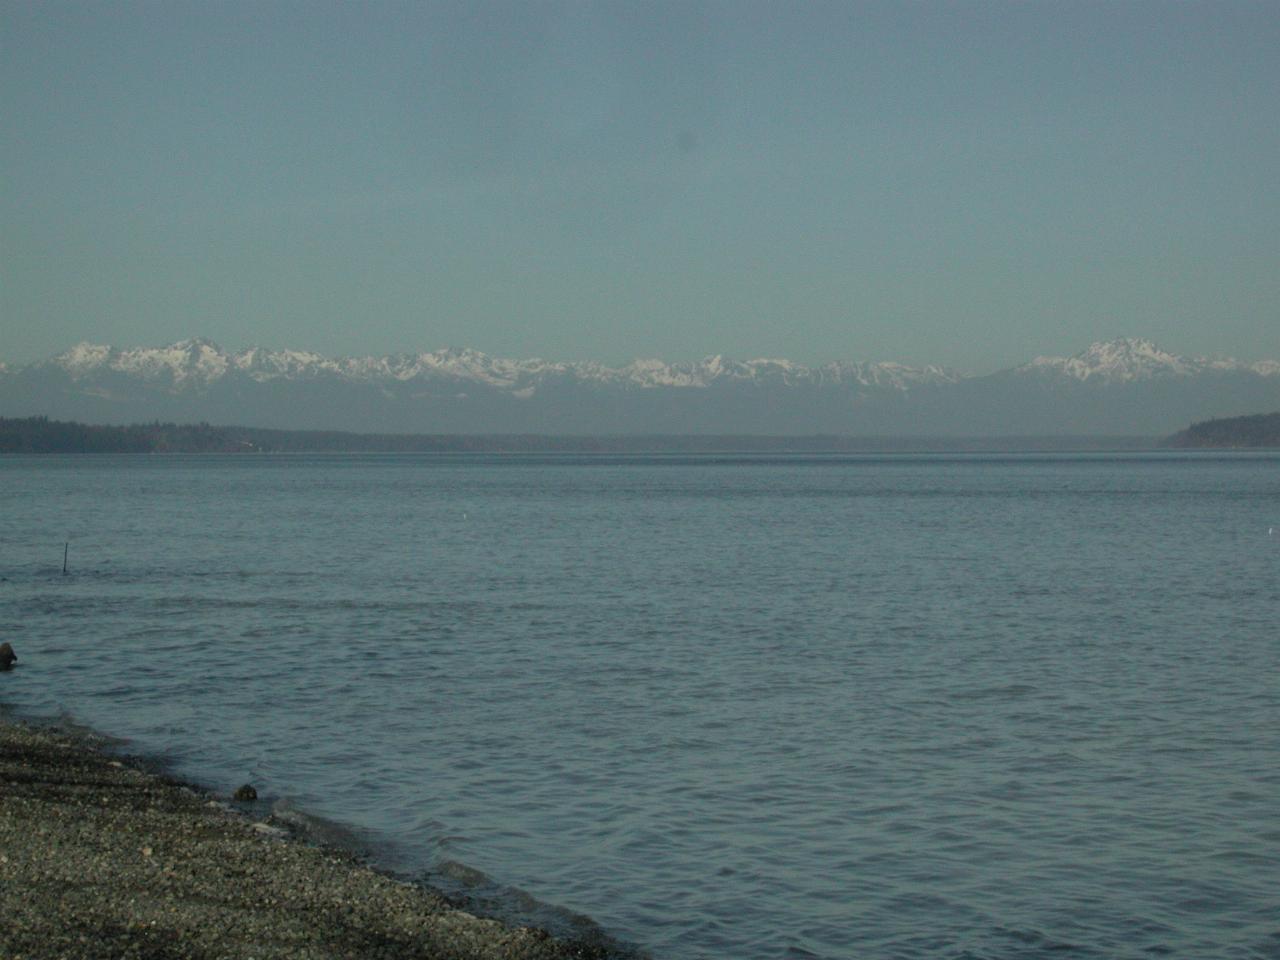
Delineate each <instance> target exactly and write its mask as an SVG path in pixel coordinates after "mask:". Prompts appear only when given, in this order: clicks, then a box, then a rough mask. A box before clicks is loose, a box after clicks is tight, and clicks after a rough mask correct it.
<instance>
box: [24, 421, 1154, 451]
mask: <svg viewBox="0 0 1280 960" xmlns="http://www.w3.org/2000/svg"><path fill="white" fill-rule="evenodd" d="M1154 445H1155V442H1154V441H1153V440H1152V439H1151V438H1149V437H994V438H992V437H986V438H968V439H966V438H956V437H943V438H927V437H926V438H921V437H910V438H901V437H844V436H828V435H812V436H802V437H770V436H707V435H670V436H638V435H627V436H612V437H590V436H554V435H543V434H518V435H517V434H511V435H500V434H478V435H461V434H393V433H344V432H340V431H329V430H267V429H263V428H259V427H214V426H210V425H209V424H207V423H199V424H180V423H160V422H155V423H141V424H133V425H131V426H126V427H117V426H92V425H89V424H83V423H73V422H64V421H57V420H50V419H48V418H47V417H26V418H22V419H6V418H3V417H0V453H615V454H625V453H892V452H966V451H972V452H988V451H996V452H999V451H1054V450H1132V449H1150V448H1151V447H1153V446H1154Z"/></svg>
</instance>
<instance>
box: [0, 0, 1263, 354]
mask: <svg viewBox="0 0 1280 960" xmlns="http://www.w3.org/2000/svg"><path fill="white" fill-rule="evenodd" d="M1277 50H1280V4H1277V3H1275V2H1262V3H1237V2H1212V3H1208V2H1206V3H1195V2H1167V3H1149V2H1140V0H1134V2H1108V3H1091V2H1053V3H990V2H982V3H966V2H954V3H951V2H949V3H940V2H939V3H908V2H893V3H855V2H842V3H821V2H780V0H770V2H754V0H729V2H723V3H721V2H708V3H703V2H697V0H680V2H670V3H668V2H661V0H655V2H632V3H590V2H560V0H546V2H540V0H518V2H511V0H502V2H483V0H462V2H456V3H454V2H448V3H445V2H423V0H419V2H412V3H399V2H371V3H349V2H343V3H337V2H330V0H308V2H305V3H291V2H283V0H253V2H241V0H219V2H216V3H209V2H208V0H199V2H186V0H163V2H148V3H132V2H113V3H91V2H84V0H81V2H76V3H64V2H57V0H52V2H43V0H42V2H34V0H24V2H13V0H0V360H4V361H8V362H15V361H16V362H27V361H30V360H35V359H42V358H44V357H48V356H50V355H52V354H54V353H57V352H59V351H61V350H64V349H66V348H68V347H70V346H71V345H72V344H74V343H77V342H79V341H81V340H90V341H93V342H101V343H112V344H115V345H118V346H158V345H163V344H167V343H170V342H173V341H175V340H179V339H183V338H186V337H191V336H206V337H210V338H212V339H213V340H215V341H217V342H218V343H219V344H221V345H222V346H223V347H225V348H228V349H239V348H242V347H247V346H250V345H262V346H267V347H274V348H285V347H288V348H294V349H305V350H314V351H316V352H319V353H322V354H326V355H335V356H336V355H365V354H385V353H399V352H416V351H419V350H433V349H438V348H440V347H444V346H457V347H472V348H475V349H478V350H482V351H484V352H486V353H490V354H495V355H499V356H510V357H531V356H541V357H545V358H549V359H557V360H601V361H604V362H609V363H623V362H626V361H629V360H631V359H634V358H638V357H658V358H662V359H665V360H693V359H697V358H699V357H703V356H706V355H710V354H718V353H723V354H727V355H729V356H732V357H736V358H739V359H748V358H755V357H786V358H789V359H792V360H795V361H798V362H801V363H818V362H825V361H827V360H833V359H853V360H873V361H878V360H894V361H899V362H903V363H909V364H924V363H943V364H947V365H949V366H953V367H956V368H958V369H961V370H964V371H966V372H973V373H982V372H989V371H992V370H995V369H999V368H1001V367H1005V366H1010V365H1012V364H1015V363H1019V362H1022V361H1024V360H1027V359H1029V358H1030V357H1033V356H1036V355H1039V354H1050V355H1067V354H1072V353H1076V352H1078V351H1080V350H1082V349H1084V348H1085V347H1087V346H1088V344H1089V343H1090V342H1092V341H1094V340H1099V339H1109V338H1112V337H1115V336H1122V335H1123V336H1141V337H1150V338H1152V339H1154V340H1156V341H1157V342H1158V343H1159V344H1161V345H1162V346H1164V347H1165V348H1166V349H1169V350H1171V351H1173V352H1175V353H1182V354H1188V355H1229V356H1236V357H1238V358H1240V359H1245V360H1256V359H1275V358H1280V310H1278V309H1277V304H1280V109H1277V106H1276V105H1277V104H1280V55H1277Z"/></svg>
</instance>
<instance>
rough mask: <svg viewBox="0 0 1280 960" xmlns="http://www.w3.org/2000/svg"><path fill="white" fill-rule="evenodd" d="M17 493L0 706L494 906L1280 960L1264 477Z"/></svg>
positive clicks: (474, 459) (512, 476) (1103, 467)
mask: <svg viewBox="0 0 1280 960" xmlns="http://www.w3.org/2000/svg"><path fill="white" fill-rule="evenodd" d="M0 497H2V499H0V544H2V547H3V549H2V554H0V578H3V579H0V632H2V633H3V637H4V638H6V639H9V640H11V641H12V642H13V644H14V646H15V647H16V648H17V650H18V653H19V656H20V657H21V658H22V659H21V663H20V666H21V669H20V670H17V671H15V672H13V673H11V674H7V675H3V676H0V698H2V699H3V702H4V703H6V704H9V705H10V706H12V707H15V708H17V709H18V710H19V711H21V712H24V713H26V714H28V715H37V716H38V715H53V714H57V713H59V712H65V713H69V714H70V715H71V716H73V717H74V718H75V719H77V720H80V721H83V722H85V723H88V724H91V725H93V726H96V727H98V728H100V729H102V730H104V731H107V732H110V733H113V734H116V735H119V736H122V737H126V738H128V739H129V740H130V741H131V742H130V744H129V749H130V750H132V751H134V752H144V753H154V754H160V755H163V756H165V757H167V758H169V759H170V760H171V761H172V763H173V764H174V766H175V767H176V771H177V772H178V773H180V774H184V775H187V776H190V777H193V778H195V779H197V780H200V781H202V782H204V783H207V784H210V785H212V786H215V787H216V788H219V789H223V790H229V789H232V788H234V787H235V786H236V785H238V784H239V783H240V782H243V781H245V780H251V781H252V782H254V783H255V784H256V785H257V786H258V789H259V791H260V792H261V793H263V794H264V795H266V796H268V797H269V798H270V800H269V801H268V802H270V801H276V802H281V803H284V804H292V805H293V806H294V807H296V808H298V809H301V810H305V811H308V812H310V813H313V814H316V815H319V816H321V817H324V818H329V819H331V820H333V821H335V822H338V823H341V824H345V825H346V826H347V827H349V828H350V829H351V830H352V831H353V835H354V836H356V837H357V838H358V839H360V840H361V841H362V842H365V843H367V844H370V845H371V846H373V847H374V848H375V849H376V850H377V851H378V852H379V854H380V855H381V857H382V858H383V862H385V863H386V864H388V865H390V866H391V867H393V868H395V869H398V870H401V871H404V872H406V873H410V874H414V875H420V876H426V877H428V878H430V879H432V880H433V881H435V882H441V883H445V884H446V885H452V886H453V887H454V888H456V889H466V888H469V889H470V890H471V892H472V894H473V895H475V896H476V897H477V898H480V899H484V898H487V897H490V896H497V897H498V898H499V900H500V902H501V906H502V908H503V909H505V910H507V911H515V912H516V913H520V912H521V911H523V912H524V913H525V914H526V915H532V916H541V917H544V918H546V917H550V919H551V921H552V922H558V923H560V924H561V925H562V927H563V926H565V925H569V926H571V925H572V923H573V920H572V916H573V915H574V914H582V915H585V916H587V917H590V918H592V920H594V921H596V922H597V923H598V924H599V925H600V926H601V927H602V928H603V929H604V930H605V931H607V932H608V933H609V934H610V935H612V936H614V937H616V938H618V939H619V940H621V941H622V942H623V943H626V944H631V945H635V946H637V947H639V948H642V949H643V950H645V951H648V952H651V953H652V954H653V956H655V957H658V958H670V960H693V958H702V957H708V958H712V957H714V958H741V960H753V958H761V960H763V958H782V957H822V958H845V957H848V958H917V957H918V958H937V957H948V958H961V957H965V958H969V957H972V958H1038V957H1048V956H1054V957H1091V958H1092V957H1097V958H1123V957H1149V956H1152V955H1171V956H1177V957H1194V958H1218V957H1222V958H1227V957H1270V958H1275V957H1277V956H1280V893H1278V891H1280V629H1278V627H1277V623H1278V619H1280V457H1277V456H1275V455H1264V454H1259V455H1224V456H1208V455H1143V456H1120V455H1107V456H1034V457H982V456H965V457H946V456H935V457H868V458H859V457H836V458H823V457H807V458H787V457H777V458H768V457H743V458H727V457H708V458H698V457H672V458H662V457H624V458H582V457H543V458H537V457H486V456H469V457H427V456H407V457H396V456H382V457H357V456H341V457H319V456H317V457H311V456H306V457H279V458H276V457H269V456H248V457H243V458H238V457H216V458H204V457H177V456H175V457H158V456H152V457H86V456H81V457H8V458H0ZM1273 528H1274V531H1275V532H1274V533H1272V532H1271V530H1272V529H1273ZM66 541H70V573H69V575H67V576H65V577H64V576H62V575H61V565H62V554H63V544H64V542H66ZM519 891H523V892H524V893H525V894H527V895H528V898H526V897H524V896H522V895H521V894H520V893H519ZM530 898H531V899H530ZM539 904H547V905H553V906H554V907H555V908H557V909H555V910H550V912H548V910H549V908H543V907H540V906H539Z"/></svg>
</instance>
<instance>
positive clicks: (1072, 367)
mask: <svg viewBox="0 0 1280 960" xmlns="http://www.w3.org/2000/svg"><path fill="white" fill-rule="evenodd" d="M1209 371H1217V372H1251V373H1256V374H1258V375H1260V376H1275V375H1277V374H1280V363H1277V362H1275V361H1270V360H1266V361H1262V362H1260V363H1242V362H1241V361H1239V360H1233V359H1231V358H1208V357H1180V356H1177V355H1175V354H1172V353H1168V352H1167V351H1165V350H1162V349H1161V348H1160V347H1158V346H1157V345H1156V344H1155V343H1154V342H1153V341H1151V340H1147V339H1143V338H1130V337H1120V338H1118V339H1116V340H1107V341H1102V342H1098V343H1093V344H1090V346H1089V348H1088V349H1087V350H1084V351H1082V352H1081V353H1077V354H1076V355H1075V356H1072V357H1036V358H1035V359H1034V360H1032V361H1031V362H1030V363H1026V364H1023V365H1022V366H1020V367H1015V368H1014V372H1015V373H1018V374H1024V375H1025V374H1042V375H1043V374H1050V375H1052V374H1057V375H1059V376H1063V377H1066V378H1069V379H1073V380H1095V381H1099V382H1102V383H1132V382H1134V381H1138V380H1153V379H1156V378H1159V377H1189V376H1196V375H1199V374H1202V373H1206V372H1209Z"/></svg>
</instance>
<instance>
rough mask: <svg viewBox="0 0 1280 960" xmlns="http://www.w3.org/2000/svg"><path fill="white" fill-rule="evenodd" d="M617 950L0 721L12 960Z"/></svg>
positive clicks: (2, 942) (538, 955)
mask: <svg viewBox="0 0 1280 960" xmlns="http://www.w3.org/2000/svg"><path fill="white" fill-rule="evenodd" d="M601 956H603V953H602V951H601V950H600V948H598V947H596V946H594V945H590V944H579V943H570V942H565V941H558V940H555V939H554V938H552V937H550V936H549V935H548V934H546V933H545V932H543V931H540V930H536V929H532V928H527V927H525V928H512V927H507V926H504V925H503V924H501V923H499V922H497V921H494V920H485V919H480V918H477V917H474V916H471V915H470V914H468V913H465V912H463V911H460V910H457V909H455V908H454V907H453V906H451V905H450V904H449V902H448V901H446V900H445V899H444V898H443V897H442V896H440V895H438V894H435V893H433V892H431V891H429V890H426V889H424V888H422V887H420V886H417V885H413V884H409V883H404V882H401V881H398V880H396V879H394V878H391V877H388V876H385V875H383V874H380V873H378V872H376V871H374V870H371V869H369V868H368V867H366V866H365V865H363V864H362V863H361V862H360V860H359V859H358V858H357V857H356V856H354V855H353V854H351V853H348V852H344V851H341V850H335V849H327V848H322V847H317V846H314V845H312V844H309V843H305V842H303V841H301V840H300V839H298V838H296V837H292V836H291V835H290V834H289V833H288V831H287V830H285V829H282V828H281V827H280V826H279V825H276V824H273V823H272V822H271V820H270V819H268V820H267V821H263V822H258V821H254V820H253V819H252V818H251V817H249V816H246V815H244V814H242V813H240V812H239V811H237V810H235V809H233V808H231V807H229V806H228V805H227V804H225V803H223V802H221V801H219V800H218V799H216V798H214V797H212V796H211V795H209V794H207V793H205V792H202V791H200V790H198V789H196V788H193V787H191V786H188V785H184V784H182V783H179V782H177V781H174V780H171V779H168V778H166V777H163V776H159V775H156V774H153V773H150V772H147V771H146V770H144V769H142V768H141V767H140V766H138V765H137V764H136V763H134V762H133V761H129V760H122V759H118V758H116V757H114V756H112V755H111V754H110V753H108V752H105V751H104V750H103V744H102V743H100V742H96V741H95V740H94V739H93V738H92V737H89V736H85V735H79V734H73V733H69V732H64V731H56V730H50V729H44V728H40V727H33V726H30V725H25V724H21V723H17V722H14V721H12V720H10V719H8V718H6V717H3V716H0V957H3V958H5V960H19V958H86V960H90V958H108V957H109V958H118V957H134V958H157V960H158V958H192V960H213V958H250V957H252V958H255V960H266V958H317V960H319V958H329V957H344V958H361V960H365V958H368V960H375V958H386V960H394V958H401V957H404V958H408V957H414V958H437V957H438V958H446V957H447V958H458V960H470V958H476V960H480V958H485V960H490V958H503V960H526V958H528V960H544V958H545V960H560V958H569V957H577V958H594V957H601Z"/></svg>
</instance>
